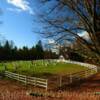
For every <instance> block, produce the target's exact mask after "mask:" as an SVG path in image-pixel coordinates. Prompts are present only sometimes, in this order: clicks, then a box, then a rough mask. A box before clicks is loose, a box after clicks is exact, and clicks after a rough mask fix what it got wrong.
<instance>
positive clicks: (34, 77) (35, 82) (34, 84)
mask: <svg viewBox="0 0 100 100" xmlns="http://www.w3.org/2000/svg"><path fill="white" fill-rule="evenodd" d="M34 81H35V84H34V86H35V87H36V84H37V79H36V77H34Z"/></svg>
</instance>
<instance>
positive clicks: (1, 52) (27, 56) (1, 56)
mask: <svg viewBox="0 0 100 100" xmlns="http://www.w3.org/2000/svg"><path fill="white" fill-rule="evenodd" d="M57 57H58V56H57V55H56V54H55V53H53V52H52V51H48V50H44V49H43V45H42V42H41V40H39V41H38V43H37V44H36V45H35V46H33V47H31V48H28V47H27V46H23V48H18V47H17V46H14V45H13V42H10V41H8V40H7V41H6V42H5V43H4V44H2V43H0V60H1V61H4V60H5V61H6V60H7V61H8V60H10V61H11V60H38V59H54V58H57Z"/></svg>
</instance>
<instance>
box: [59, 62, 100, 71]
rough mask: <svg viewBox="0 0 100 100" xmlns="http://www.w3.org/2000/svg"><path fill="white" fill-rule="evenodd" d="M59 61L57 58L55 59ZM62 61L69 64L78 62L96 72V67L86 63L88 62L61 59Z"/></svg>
mask: <svg viewBox="0 0 100 100" xmlns="http://www.w3.org/2000/svg"><path fill="white" fill-rule="evenodd" d="M57 61H58V62H59V60H57ZM63 62H66V63H71V64H78V65H81V66H84V67H87V68H89V69H93V70H94V71H95V72H98V68H97V66H96V65H92V64H88V63H82V62H76V61H70V60H63Z"/></svg>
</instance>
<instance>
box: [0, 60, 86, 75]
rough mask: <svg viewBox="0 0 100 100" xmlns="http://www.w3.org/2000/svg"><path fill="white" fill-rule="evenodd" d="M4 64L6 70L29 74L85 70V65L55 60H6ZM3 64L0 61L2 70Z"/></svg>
mask: <svg viewBox="0 0 100 100" xmlns="http://www.w3.org/2000/svg"><path fill="white" fill-rule="evenodd" d="M4 65H6V66H7V68H6V69H7V70H9V71H12V72H16V73H20V74H25V75H29V76H42V75H51V74H58V75H66V74H69V73H76V72H80V71H83V70H87V68H86V67H84V66H80V65H76V64H69V63H63V62H59V63H57V62H55V61H46V60H45V61H42V60H39V61H15V62H7V63H5V64H4ZM4 65H3V64H1V63H0V70H4V67H3V66H4Z"/></svg>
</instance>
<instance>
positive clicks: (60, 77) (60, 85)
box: [59, 76, 62, 87]
mask: <svg viewBox="0 0 100 100" xmlns="http://www.w3.org/2000/svg"><path fill="white" fill-rule="evenodd" d="M59 79H60V80H59V82H60V84H59V86H60V87H61V86H62V76H60V77H59Z"/></svg>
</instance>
